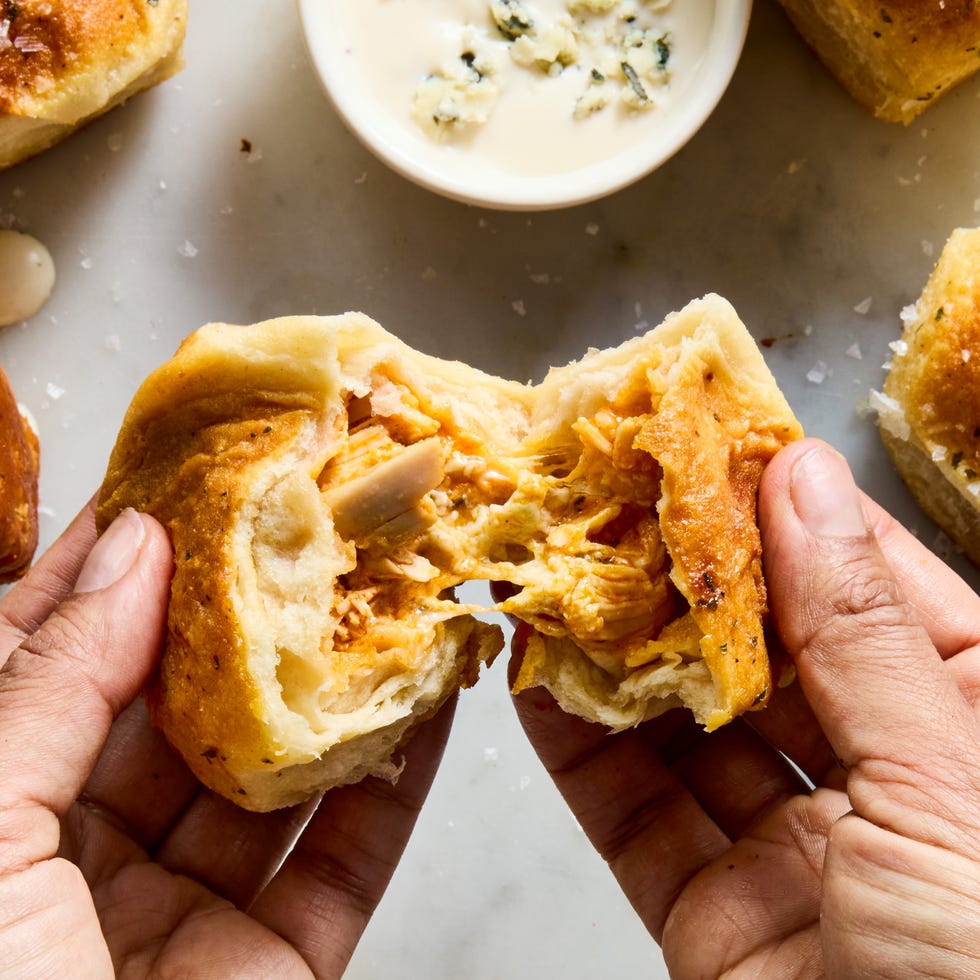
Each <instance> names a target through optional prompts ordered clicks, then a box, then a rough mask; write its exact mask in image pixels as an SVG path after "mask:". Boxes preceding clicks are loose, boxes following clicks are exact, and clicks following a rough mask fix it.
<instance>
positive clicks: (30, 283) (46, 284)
mask: <svg viewBox="0 0 980 980" xmlns="http://www.w3.org/2000/svg"><path fill="white" fill-rule="evenodd" d="M54 278H55V274H54V260H53V259H52V258H51V253H50V252H49V251H48V250H47V249H46V248H45V247H44V246H43V245H42V244H41V243H40V242H39V241H38V240H37V239H36V238H34V237H33V236H32V235H25V234H24V233H23V232H19V231H0V327H6V326H9V325H10V324H12V323H19V322H20V321H21V320H26V319H28V318H29V317H32V316H34V314H35V313H37V311H38V310H39V309H41V307H42V306H43V305H44V303H45V301H46V300H47V298H48V297H49V296H50V295H51V290H52V289H54Z"/></svg>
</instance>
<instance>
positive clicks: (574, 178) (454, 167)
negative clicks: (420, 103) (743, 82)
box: [297, 0, 752, 211]
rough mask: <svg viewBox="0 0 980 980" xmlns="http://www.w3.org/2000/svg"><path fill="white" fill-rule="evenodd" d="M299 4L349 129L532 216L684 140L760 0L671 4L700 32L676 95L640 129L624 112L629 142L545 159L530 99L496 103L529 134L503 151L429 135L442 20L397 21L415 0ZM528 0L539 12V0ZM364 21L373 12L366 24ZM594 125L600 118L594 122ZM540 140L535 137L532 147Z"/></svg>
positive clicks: (442, 182) (715, 93)
mask: <svg viewBox="0 0 980 980" xmlns="http://www.w3.org/2000/svg"><path fill="white" fill-rule="evenodd" d="M297 2H298V5H299V13H300V20H301V23H302V27H303V31H304V34H305V37H306V43H307V46H308V49H309V52H310V57H311V60H312V62H313V66H314V68H315V70H316V71H317V73H318V74H319V76H320V79H321V80H322V83H323V86H324V88H325V90H326V92H327V95H328V96H329V98H330V100H331V102H332V103H333V105H334V107H335V108H336V110H337V112H338V113H339V115H340V117H341V118H342V119H343V121H344V122H345V124H346V125H347V127H348V128H349V129H350V130H351V131H352V132H353V133H354V134H355V135H356V136H357V137H358V138H359V139H360V140H361V141H362V142H363V143H364V144H365V145H366V146H367V147H368V148H369V149H371V150H372V151H373V152H374V153H375V154H376V155H377V156H378V157H379V158H380V159H381V160H383V161H384V162H385V163H387V164H388V165H389V166H390V167H392V168H393V169H394V170H396V171H397V172H399V173H401V174H402V175H404V176H405V177H407V178H409V179H410V180H412V181H415V182H416V183H417V184H420V185H422V186H424V187H427V188H429V189H431V190H433V191H436V192H438V193H440V194H443V195H445V196H447V197H450V198H453V199H455V200H458V201H463V202H466V203H468V204H474V205H479V206H484V207H492V208H500V209H506V210H527V211H533V210H544V209H549V208H559V207H567V206H571V205H575V204H582V203H584V202H586V201H590V200H595V199H596V198H599V197H602V196H604V195H607V194H610V193H612V192H613V191H616V190H619V189H620V188H622V187H625V186H627V185H628V184H631V183H633V182H634V181H636V180H638V179H639V178H641V177H643V176H645V175H646V174H648V173H650V172H651V171H652V170H654V169H656V168H657V167H658V166H660V164H662V163H663V162H664V161H665V160H667V159H669V158H670V157H671V156H672V155H673V154H674V153H676V152H677V151H678V150H679V149H680V148H681V147H682V146H684V144H685V143H687V141H688V140H689V139H690V138H691V137H692V136H693V135H694V134H695V133H696V132H697V131H698V129H699V128H700V127H701V126H702V124H703V123H704V122H705V120H706V119H707V118H708V117H709V116H710V115H711V113H712V111H713V110H714V108H715V106H716V105H717V104H718V102H719V100H720V99H721V97H722V95H723V94H724V92H725V89H726V88H727V87H728V83H729V81H730V80H731V77H732V74H733V72H734V70H735V66H736V64H737V63H738V59H739V57H740V55H741V52H742V47H743V44H744V42H745V35H746V31H747V29H748V23H749V17H750V13H751V6H752V2H751V0H674V4H673V8H672V9H678V10H679V11H680V12H682V13H683V15H684V16H687V17H693V21H692V22H691V23H692V24H694V28H693V29H692V30H691V31H690V32H688V33H689V36H688V37H686V38H684V40H685V41H686V42H687V51H686V60H684V62H683V65H682V68H681V69H680V70H678V71H677V72H676V73H675V74H674V77H673V78H672V81H671V83H670V97H669V99H667V100H666V102H665V104H664V105H662V106H660V107H658V108H656V109H654V110H652V111H651V112H649V113H646V114H644V115H648V116H649V117H650V118H649V119H648V120H644V121H643V122H642V124H641V125H635V121H634V120H632V119H626V118H623V116H622V115H621V116H620V118H619V122H618V123H617V124H616V128H617V129H618V130H619V131H620V132H619V133H618V134H616V135H617V136H622V133H623V132H628V135H627V136H626V138H619V139H616V140H614V139H612V138H607V136H604V135H603V134H602V132H601V131H600V130H595V131H594V132H593V135H591V136H590V137H589V138H588V140H587V142H586V143H585V144H583V145H581V146H580V147H578V148H576V149H575V150H574V151H572V152H567V153H563V154H562V155H561V158H560V159H557V158H556V159H548V157H549V153H548V152H547V151H548V150H549V145H548V143H549V140H550V139H551V134H546V133H545V132H544V130H545V128H546V127H544V126H542V125H540V124H539V123H535V122H534V120H533V118H532V117H531V116H530V115H529V113H528V112H526V111H525V109H526V107H528V106H529V105H530V104H531V103H530V101H529V98H528V96H527V95H524V96H522V97H521V98H522V99H523V101H520V102H513V101H512V102H511V104H510V106H509V107H508V106H506V105H505V104H504V100H503V99H501V101H500V103H499V104H498V105H497V106H496V108H495V109H494V114H495V115H494V116H493V117H492V118H491V121H495V119H497V118H499V119H501V120H506V125H507V126H508V131H507V132H508V133H509V132H511V131H513V130H512V128H511V127H512V124H517V126H518V127H519V126H520V125H524V127H525V128H524V135H523V136H519V137H515V138H514V139H510V140H508V139H507V138H505V139H504V140H500V139H499V133H498V139H497V140H496V142H495V145H494V147H493V151H494V153H495V154H496V156H493V157H492V156H491V154H490V152H489V150H488V149H486V148H487V147H489V146H490V144H489V143H481V140H484V139H485V138H484V136H483V135H482V132H478V134H477V136H476V137H475V138H473V139H466V140H456V141H449V142H439V141H437V140H434V139H433V138H432V137H431V136H430V135H427V134H426V133H424V132H423V130H422V128H421V126H420V125H419V124H418V122H417V121H416V120H415V119H414V118H413V117H412V97H413V91H414V86H415V85H416V84H417V83H418V81H419V80H421V79H422V78H423V77H424V76H425V74H426V72H427V71H429V70H431V69H432V68H433V67H435V66H434V65H433V64H432V61H431V59H432V58H433V57H435V55H434V54H433V52H434V51H437V50H438V45H437V44H435V45H434V40H433V39H434V38H435V37H436V36H437V35H438V33H439V27H438V24H436V23H434V22H433V23H429V24H420V25H418V27H417V29H411V30H410V29H408V28H407V22H399V17H400V16H402V13H401V11H407V10H408V9H409V8H410V6H411V4H412V3H413V2H414V0H297ZM426 2H427V3H428V4H430V6H429V7H428V8H427V9H429V10H432V11H433V12H438V11H441V13H442V14H445V13H446V12H447V11H449V10H455V9H457V8H455V7H454V6H453V5H454V4H456V5H458V9H459V11H461V12H464V13H465V12H468V13H470V14H473V13H474V11H477V10H478V9H479V8H480V7H481V6H482V7H483V8H486V7H487V6H488V5H487V3H486V2H485V0H426ZM527 3H528V6H529V8H533V7H534V5H535V0H527ZM372 4H373V7H374V12H373V13H371V12H370V11H371V5H372ZM362 5H363V6H362ZM399 5H403V6H401V7H400V6H399ZM352 11H357V13H356V14H355V13H352ZM352 18H358V21H357V22H355V21H354V20H352ZM365 18H374V20H373V22H370V23H369V24H368V26H367V27H366V28H365V26H364V19H365ZM434 19H435V17H434ZM484 19H486V14H484ZM358 31H361V32H362V33H361V34H360V35H358V34H357V32H358ZM371 32H375V33H371ZM681 50H683V49H681ZM542 77H543V76H542ZM507 112H510V113H511V115H510V117H509V119H508V118H507V116H506V113H507ZM605 113H607V110H603V112H602V113H596V117H599V116H601V115H603V114H605ZM499 114H504V115H502V116H501V115H499ZM639 115H641V114H636V116H639ZM568 118H569V119H570V118H571V115H570V113H569V116H568ZM587 125H589V126H591V125H595V124H593V122H592V119H589V120H587ZM486 128H487V129H489V125H488V126H487V127H486ZM477 129H478V130H480V129H481V128H479V127H478V128H477ZM501 131H502V130H501ZM535 140H537V141H538V144H537V145H532V144H534V141H535ZM617 143H618V144H619V145H618V146H617V145H616V144H617ZM556 145H557V144H556ZM516 146H520V147H521V152H522V153H523V156H524V160H523V161H517V160H516V159H515V160H512V159H511V158H510V154H511V153H512V152H513V148H514V147H516ZM514 155H515V156H519V155H521V154H520V153H515V154H514Z"/></svg>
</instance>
